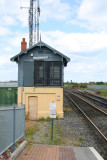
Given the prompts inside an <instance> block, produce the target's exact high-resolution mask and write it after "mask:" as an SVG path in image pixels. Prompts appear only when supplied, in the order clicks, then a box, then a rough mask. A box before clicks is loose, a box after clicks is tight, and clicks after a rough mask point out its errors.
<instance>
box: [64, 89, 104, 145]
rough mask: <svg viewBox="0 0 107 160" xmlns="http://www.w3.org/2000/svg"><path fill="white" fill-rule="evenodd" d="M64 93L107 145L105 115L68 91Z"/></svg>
mask: <svg viewBox="0 0 107 160" xmlns="http://www.w3.org/2000/svg"><path fill="white" fill-rule="evenodd" d="M64 92H65V93H66V96H67V97H68V98H69V99H70V100H71V101H72V103H73V104H74V105H75V106H76V107H77V108H78V109H79V111H81V113H82V114H83V115H84V116H85V118H86V119H87V120H88V121H89V122H90V123H91V125H92V126H93V127H94V128H95V129H96V131H97V132H98V133H99V134H100V136H101V137H102V138H103V139H104V141H105V142H106V143H107V113H106V112H104V111H102V110H101V109H99V108H97V107H96V106H94V105H93V104H91V103H89V102H88V101H86V100H84V99H83V98H81V97H80V96H77V95H76V94H74V93H72V92H70V91H68V90H65V89H64Z"/></svg>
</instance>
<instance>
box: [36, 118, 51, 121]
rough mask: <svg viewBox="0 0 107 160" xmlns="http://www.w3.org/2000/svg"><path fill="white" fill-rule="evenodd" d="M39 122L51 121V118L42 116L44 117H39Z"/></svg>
mask: <svg viewBox="0 0 107 160" xmlns="http://www.w3.org/2000/svg"><path fill="white" fill-rule="evenodd" d="M39 121H40V122H50V121H51V118H50V117H47V118H44V117H41V118H40V119H39Z"/></svg>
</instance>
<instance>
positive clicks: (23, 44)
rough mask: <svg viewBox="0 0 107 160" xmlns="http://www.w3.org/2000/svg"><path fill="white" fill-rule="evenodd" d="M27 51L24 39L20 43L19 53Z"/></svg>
mask: <svg viewBox="0 0 107 160" xmlns="http://www.w3.org/2000/svg"><path fill="white" fill-rule="evenodd" d="M26 49H27V43H26V41H25V38H22V42H21V52H23V51H24V50H26Z"/></svg>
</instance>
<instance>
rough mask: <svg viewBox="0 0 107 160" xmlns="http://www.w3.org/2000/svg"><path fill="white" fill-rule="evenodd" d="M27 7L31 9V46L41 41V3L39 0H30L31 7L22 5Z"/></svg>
mask: <svg viewBox="0 0 107 160" xmlns="http://www.w3.org/2000/svg"><path fill="white" fill-rule="evenodd" d="M20 8H21V9H22V8H27V9H28V10H29V13H28V14H29V20H28V25H29V47H31V46H32V45H34V44H35V43H38V42H39V17H40V4H39V0H30V7H21V0H20Z"/></svg>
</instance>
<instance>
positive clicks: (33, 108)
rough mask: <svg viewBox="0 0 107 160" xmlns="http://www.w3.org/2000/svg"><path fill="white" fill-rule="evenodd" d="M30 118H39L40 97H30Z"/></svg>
mask: <svg viewBox="0 0 107 160" xmlns="http://www.w3.org/2000/svg"><path fill="white" fill-rule="evenodd" d="M28 101H29V102H28V104H29V119H30V120H37V108H38V97H35V96H34V97H29V98H28Z"/></svg>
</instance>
